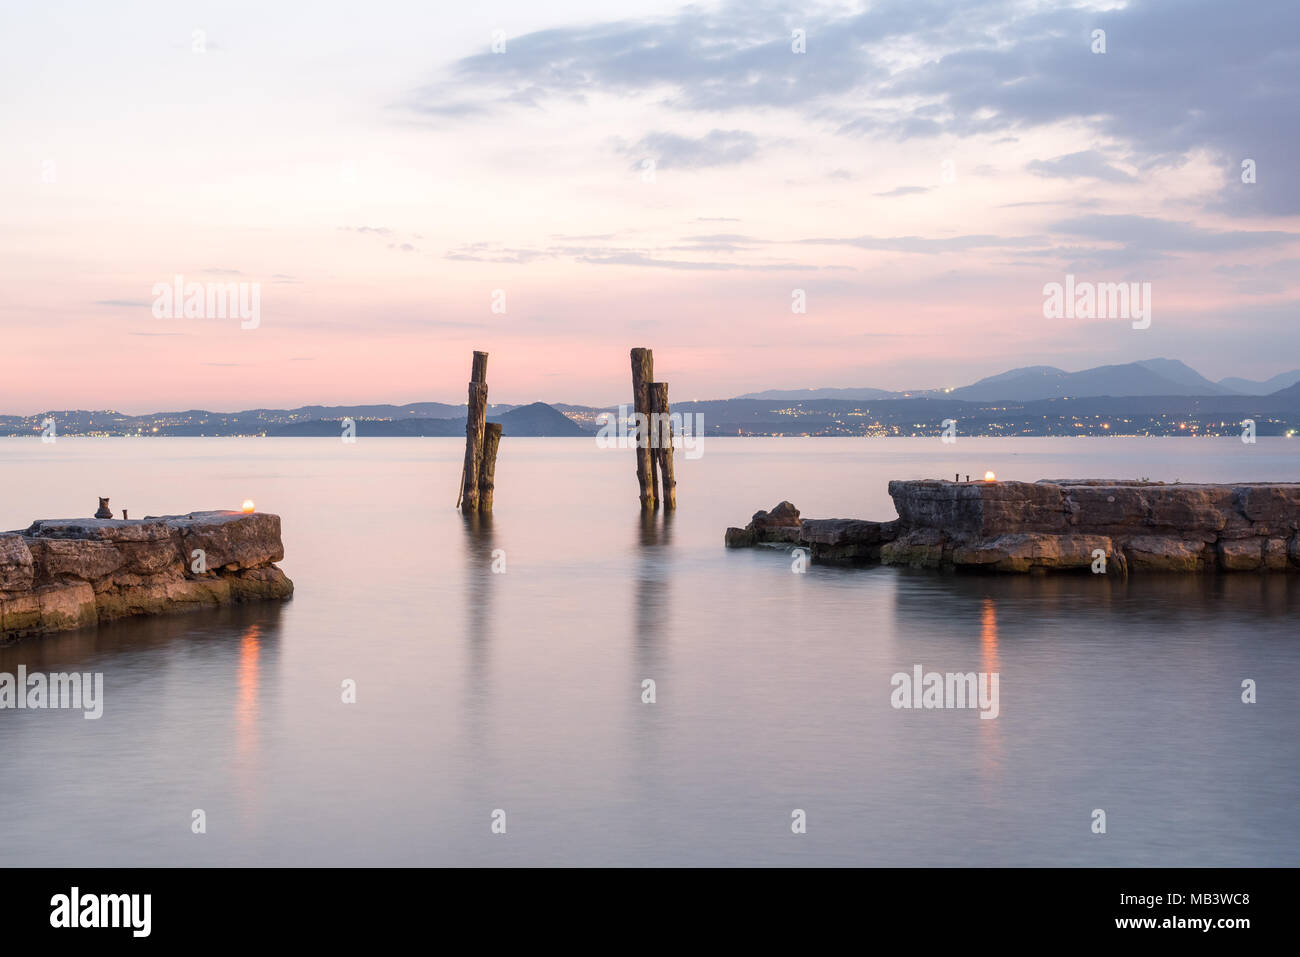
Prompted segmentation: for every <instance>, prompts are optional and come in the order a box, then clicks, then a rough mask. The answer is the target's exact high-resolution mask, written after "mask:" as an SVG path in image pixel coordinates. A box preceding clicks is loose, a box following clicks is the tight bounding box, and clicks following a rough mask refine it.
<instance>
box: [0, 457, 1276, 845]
mask: <svg viewBox="0 0 1300 957" xmlns="http://www.w3.org/2000/svg"><path fill="white" fill-rule="evenodd" d="M462 453H463V442H462V441H459V440H454V439H379V438H369V439H368V438H366V437H364V436H361V437H359V438H358V440H357V441H356V443H355V444H351V445H346V444H344V443H342V442H340V441H338V440H337V439H75V438H59V439H58V441H57V442H56V443H54V444H51V445H43V444H41V443H40V442H38V441H36V440H34V439H33V440H29V439H0V529H14V528H24V527H26V526H27V525H28V524H29V523H30V522H31V521H32V520H33V519H36V518H62V517H73V516H84V515H88V514H90V513H91V512H92V511H93V510H94V508H95V505H96V497H97V496H99V495H106V496H110V497H111V498H112V504H113V507H114V508H115V509H117V510H119V513H120V510H121V509H123V508H127V509H129V510H130V512H131V515H132V516H134V517H143V516H144V515H146V514H167V513H176V512H187V511H191V510H195V509H208V508H234V507H238V505H239V503H240V502H242V501H243V500H244V499H245V498H252V499H254V500H255V501H256V502H257V505H258V508H259V509H260V510H263V511H271V512H277V513H279V514H280V515H281V516H282V518H283V525H284V541H285V549H286V553H287V554H286V558H285V560H284V562H283V563H282V567H283V568H284V569H285V571H286V572H287V573H288V574H289V576H290V577H291V578H293V580H294V582H295V583H296V586H297V590H296V594H295V596H294V598H293V600H292V601H291V602H288V603H285V604H283V605H277V604H271V605H247V606H236V607H233V608H228V609H222V610H218V611H213V612H205V613H201V614H197V615H186V616H178V617H172V618H162V619H152V620H147V621H144V620H139V621H131V622H120V623H116V624H113V625H108V626H105V627H102V628H100V629H98V630H89V631H83V632H76V633H70V634H64V635H58V636H53V637H48V638H44V639H33V640H27V641H23V642H19V643H15V644H10V645H5V646H0V671H7V672H11V673H12V672H14V671H15V670H16V668H17V666H18V665H20V664H22V665H26V666H27V668H28V669H29V670H32V671H35V670H40V671H47V672H48V671H65V670H78V671H90V672H102V673H103V674H104V681H105V698H106V701H105V705H104V715H103V717H102V718H101V719H100V720H98V721H88V720H85V719H83V717H82V716H81V714H80V712H60V711H12V710H9V711H0V805H2V806H3V808H4V812H3V814H0V863H4V864H23V865H38V864H39V865H109V864H119V865H143V864H162V865H191V864H216V865H232V864H254V865H258V864H261V865H299V864H301V865H332V864H388V865H420V864H455V865H469V864H505V865H539V864H597V865H621V864H629V865H667V864H682V865H696V864H717V865H721V864H743V865H767V864H796V865H803V864H817V865H848V864H882V865H1031V864H1033V865H1102V866H1108V865H1246V866H1250V865H1292V866H1294V865H1297V864H1300V814H1297V794H1298V793H1300V696H1298V691H1300V635H1298V634H1297V632H1298V629H1297V623H1298V622H1300V616H1298V613H1300V576H1298V575H1293V576H1271V577H1270V576H1255V575H1244V576H1241V577H1223V578H1218V579H1203V578H1184V579H1179V578H1159V577H1150V578H1134V579H1132V580H1130V581H1129V582H1127V583H1123V582H1117V581H1110V580H1107V579H1106V578H1104V577H1100V576H1096V577H1094V576H1091V575H1085V576H1082V577H1069V578H1047V579H1031V578H997V577H975V576H953V575H941V574H937V573H928V572H914V571H905V570H899V569H892V568H862V569H841V568H830V567H819V566H813V567H812V568H811V569H809V571H808V573H807V574H803V575H799V574H793V573H792V571H791V560H790V557H789V555H787V554H782V553H781V552H779V551H776V550H771V549H755V550H747V551H727V550H725V549H724V548H723V547H722V537H723V530H724V529H725V528H726V526H728V525H744V524H745V522H746V521H747V520H748V518H749V516H750V515H751V514H752V513H753V512H754V511H756V510H757V509H759V508H770V507H772V506H773V505H775V504H776V503H777V502H779V501H780V500H782V499H789V500H791V501H792V502H794V503H795V504H796V505H797V506H798V507H799V508H800V510H801V511H802V512H803V514H804V515H805V516H808V517H835V516H844V517H861V518H877V519H885V518H891V517H893V516H894V512H893V507H892V504H891V502H890V500H889V497H888V495H887V493H886V487H885V486H886V483H887V481H888V480H889V479H891V478H913V477H947V476H951V475H952V474H953V473H955V472H961V473H963V474H964V473H970V474H973V475H975V474H978V475H982V474H983V473H984V471H985V469H994V470H996V472H997V473H998V475H999V477H1001V478H1008V479H1024V480H1035V479H1040V478H1062V477H1106V478H1136V477H1150V478H1152V479H1164V480H1175V479H1181V480H1183V481H1244V480H1287V481H1296V480H1300V441H1296V440H1290V441H1288V440H1284V439H1269V438H1261V439H1260V440H1259V441H1258V443H1257V444H1255V445H1253V446H1248V445H1243V444H1242V443H1241V442H1240V441H1237V440H1234V439H1223V440H1210V439H1012V440H999V439H970V438H961V439H959V440H958V442H957V444H955V445H944V444H942V443H940V442H939V441H937V440H934V439H916V440H912V439H886V440H864V439H844V440H840V439H708V440H706V445H705V454H704V455H703V457H701V458H699V459H698V460H695V461H689V460H684V459H683V457H682V456H681V455H680V454H679V455H678V459H677V461H678V483H679V496H680V507H679V508H678V510H677V512H676V514H675V515H672V516H664V515H662V514H660V515H659V516H657V517H654V518H652V519H651V520H649V521H642V519H641V517H640V515H639V509H638V505H637V488H636V479H635V474H634V467H635V466H634V460H633V453H631V452H630V451H626V450H623V451H620V450H612V449H598V448H596V446H595V443H594V442H593V441H591V440H568V439H512V438H510V437H509V436H507V437H506V438H505V439H504V440H503V441H502V445H501V453H500V460H499V463H498V466H497V495H496V514H495V516H494V517H493V518H492V519H491V521H490V522H480V523H472V522H470V521H468V520H466V519H464V518H462V516H461V515H460V514H459V513H458V512H457V511H456V510H455V509H454V504H455V501H456V486H457V483H458V480H459V477H460V464H461V456H462ZM498 550H499V551H498ZM494 553H495V555H496V557H497V559H498V562H497V564H498V567H499V566H500V559H501V558H502V557H504V561H505V572H504V573H503V574H500V573H494V572H493V570H492V566H493V561H494ZM917 664H920V665H922V666H924V668H925V670H927V671H930V670H934V671H940V672H946V671H962V672H965V671H976V672H997V673H998V674H999V675H1000V676H1001V678H1000V715H999V716H998V717H997V718H996V719H995V720H981V719H980V718H979V716H978V712H977V711H973V710H948V711H944V710H917V711H903V710H895V709H893V708H892V707H891V706H890V693H891V685H890V678H891V676H892V675H893V674H894V673H896V672H900V671H902V672H910V671H911V670H912V668H913V666H914V665H917ZM646 678H650V679H653V680H654V681H655V683H656V697H657V700H656V702H655V703H653V704H644V703H642V681H643V679H646ZM1246 678H1251V679H1254V680H1255V681H1256V682H1257V684H1258V703H1256V704H1253V705H1250V704H1243V703H1242V701H1241V683H1242V681H1243V679H1246ZM345 679H352V680H354V681H355V682H356V686H357V703H355V704H344V703H343V702H342V700H341V697H342V696H341V691H340V689H341V684H342V682H343V681H344V680H345ZM196 808H201V809H203V811H204V812H205V814H206V819H207V833H206V834H202V835H196V834H193V833H191V827H190V824H191V813H192V811H193V810H194V809H196ZM796 808H797V809H802V810H804V811H805V812H806V815H807V833H806V834H802V835H795V834H792V833H791V814H792V811H793V810H794V809H796ZM1096 808H1100V809H1104V810H1105V812H1106V815H1107V833H1106V834H1104V835H1096V834H1093V833H1092V832H1091V829H1090V828H1091V823H1092V816H1091V815H1092V812H1093V809H1096ZM496 809H501V810H504V811H505V812H506V825H507V826H506V833H505V834H504V835H499V834H493V833H492V830H491V824H492V815H493V812H494V810H496Z"/></svg>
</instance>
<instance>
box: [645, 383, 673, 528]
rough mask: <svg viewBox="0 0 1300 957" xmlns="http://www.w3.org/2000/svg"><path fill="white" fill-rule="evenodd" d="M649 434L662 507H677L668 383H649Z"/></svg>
mask: <svg viewBox="0 0 1300 957" xmlns="http://www.w3.org/2000/svg"><path fill="white" fill-rule="evenodd" d="M650 410H651V415H652V418H651V426H650V435H651V437H652V438H653V439H654V442H655V444H656V445H657V448H655V455H656V457H657V459H658V461H659V483H660V488H661V491H660V493H659V501H660V502H662V503H663V506H664V508H666V509H667V508H676V507H677V476H676V474H675V473H674V471H673V423H672V419H670V418H669V410H668V383H667V382H651V383H650Z"/></svg>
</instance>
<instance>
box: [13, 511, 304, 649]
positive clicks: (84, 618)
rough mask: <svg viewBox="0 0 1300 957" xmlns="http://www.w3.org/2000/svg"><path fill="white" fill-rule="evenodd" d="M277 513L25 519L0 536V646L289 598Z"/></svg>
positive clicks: (291, 584)
mask: <svg viewBox="0 0 1300 957" xmlns="http://www.w3.org/2000/svg"><path fill="white" fill-rule="evenodd" d="M283 558H284V545H283V543H282V542H281V540H280V516H278V515H270V514H259V513H252V514H245V513H243V512H191V513H190V514H188V515H167V516H161V517H147V518H145V519H142V520H138V521H126V520H117V519H97V518H79V519H60V520H43V521H38V522H33V523H32V525H31V527H29V528H27V529H25V530H23V531H20V532H0V639H9V638H16V637H20V636H23V635H31V634H43V633H46V632H52V631H65V630H68V629H72V628H81V627H84V626H87V625H94V624H96V623H98V622H101V621H112V620H113V619H115V618H125V617H128V616H131V615H159V614H168V613H172V612H180V611H192V610H196V609H199V608H206V607H210V606H213V605H221V604H225V603H227V602H233V601H251V600H256V599H281V598H288V597H289V596H290V595H291V594H293V582H291V581H290V580H289V579H288V578H287V577H286V576H285V574H284V572H282V571H281V570H280V569H279V568H277V567H276V566H275V564H274V563H275V562H277V561H280V560H281V559H283Z"/></svg>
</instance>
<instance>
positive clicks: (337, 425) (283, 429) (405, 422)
mask: <svg viewBox="0 0 1300 957" xmlns="http://www.w3.org/2000/svg"><path fill="white" fill-rule="evenodd" d="M460 413H461V414H460V417H459V418H455V419H451V418H436V419H435V418H411V419H362V418H357V419H354V423H355V425H356V435H357V437H358V438H360V437H362V436H425V437H447V436H460V435H464V434H465V410H464V408H462V409H461V410H460ZM488 421H489V422H500V423H501V434H502V435H511V436H516V437H520V438H533V437H541V436H547V437H551V436H566V435H569V436H582V435H587V434H588V433H587V432H585V431H583V430H582V429H581V428H579V427H578V425H577V424H576V423H574V422H573V421H572V420H571V419H570V418H569V417H568V416H566V415H565V414H564V413H562V412H559V411H557V410H555V409H553V408H552V407H551V406H549V405H547V404H546V403H545V402H534V403H532V404H531V405H521V406H515V407H513V408H510V409H509V411H507V412H502V413H499V414H498V413H490V414H489V415H488ZM342 428H343V426H342V419H341V418H335V419H310V420H307V421H304V422H291V423H289V424H287V425H282V426H279V427H278V428H274V429H271V430H268V432H267V435H274V436H299V437H301V436H328V437H331V438H333V437H336V436H339V435H341V434H342Z"/></svg>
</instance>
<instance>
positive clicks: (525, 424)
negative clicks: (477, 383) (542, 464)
mask: <svg viewBox="0 0 1300 957" xmlns="http://www.w3.org/2000/svg"><path fill="white" fill-rule="evenodd" d="M489 418H490V419H493V420H494V421H498V422H500V423H501V434H502V435H503V436H506V435H514V436H543V435H544V436H565V435H572V436H583V435H588V434H589V433H587V432H586V431H584V430H583V429H581V428H579V426H578V424H577V423H576V422H574V421H573V420H572V419H570V418H569V417H568V416H567V415H565V414H564V413H563V412H560V411H559V410H557V409H554V408H552V407H551V406H549V405H547V404H546V403H545V402H534V403H532V404H531V405H521V406H516V407H515V408H513V409H511V410H510V411H509V412H506V413H504V414H503V415H500V416H489ZM461 431H462V432H463V431H464V426H461Z"/></svg>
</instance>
